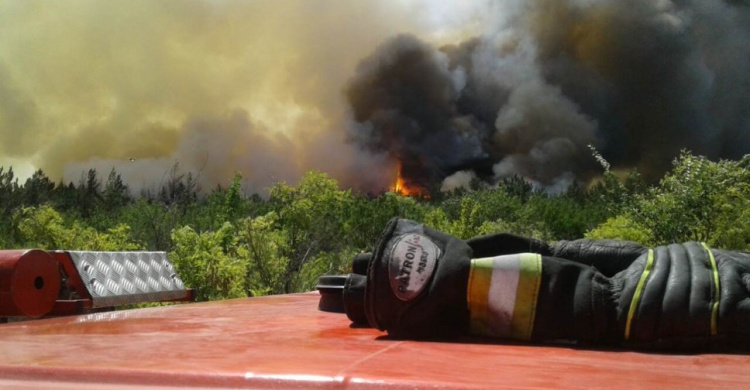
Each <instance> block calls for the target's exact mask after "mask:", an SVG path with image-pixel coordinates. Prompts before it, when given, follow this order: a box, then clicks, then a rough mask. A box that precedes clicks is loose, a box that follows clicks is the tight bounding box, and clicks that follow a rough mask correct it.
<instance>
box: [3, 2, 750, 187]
mask: <svg viewBox="0 0 750 390" xmlns="http://www.w3.org/2000/svg"><path fill="white" fill-rule="evenodd" d="M62 3H64V2H62ZM353 3H354V2H352V3H350V2H343V3H342V2H335V1H331V2H320V3H318V2H316V3H315V5H312V4H310V3H308V2H303V1H294V0H284V1H276V2H271V1H259V2H245V3H236V2H224V1H215V2H214V1H199V2H191V3H189V4H188V3H181V4H179V5H175V4H168V3H162V2H149V3H145V4H140V5H136V4H134V3H131V2H124V1H123V2H113V4H111V5H110V4H103V3H101V2H85V1H83V2H76V7H72V8H71V7H68V6H69V5H70V4H58V3H54V4H51V3H49V2H36V1H24V2H5V3H3V4H2V5H0V102H2V104H0V166H8V165H14V164H15V165H16V170H17V171H19V167H20V168H24V167H26V168H27V170H33V169H36V168H41V169H43V170H44V171H45V172H48V173H50V175H51V177H53V178H54V179H55V180H57V179H60V180H63V181H66V182H67V181H76V180H78V178H79V177H81V172H83V171H86V170H87V169H89V168H96V169H98V170H99V171H102V172H106V171H109V170H110V169H112V168H113V167H114V168H115V169H116V170H117V171H118V172H119V173H120V174H122V176H123V178H124V179H125V180H126V181H127V182H128V184H129V185H130V186H131V187H132V188H133V189H135V190H137V189H138V188H139V187H148V186H149V185H151V183H158V182H159V181H160V180H163V177H164V175H165V173H166V172H168V171H169V170H170V168H171V167H172V166H173V165H174V163H175V162H178V163H179V164H180V166H181V168H182V169H184V170H187V171H191V172H196V173H199V175H198V176H197V177H198V178H199V180H200V181H201V186H202V188H213V187H215V186H216V185H217V184H226V183H228V182H229V181H230V180H231V178H232V177H233V176H234V174H235V173H236V172H240V173H242V176H243V180H244V181H245V186H246V188H247V189H249V190H251V191H262V190H263V189H264V188H265V187H267V186H269V185H271V184H273V183H274V182H277V181H288V182H295V181H296V180H298V178H299V177H301V175H302V174H304V172H307V171H308V170H312V169H315V170H321V171H325V172H328V173H329V174H331V175H332V176H333V177H335V178H337V179H338V180H339V181H340V182H341V183H342V184H344V185H345V186H348V187H351V188H354V189H358V190H362V191H370V192H378V191H385V190H388V189H391V190H392V191H394V192H397V193H400V194H404V195H417V196H426V195H428V194H429V191H432V190H436V189H441V190H451V189H454V188H458V187H464V186H468V185H469V183H471V182H478V183H484V185H486V186H489V187H491V186H493V185H495V184H496V183H497V182H498V181H499V180H502V179H503V178H507V177H511V176H520V177H523V178H524V179H525V180H527V181H528V182H530V183H532V184H533V185H534V186H536V187H537V188H540V189H545V190H547V191H549V192H558V191H561V190H564V189H565V188H567V187H568V186H569V185H570V184H571V183H572V182H573V181H580V182H586V181H588V180H590V179H591V178H593V177H595V176H597V175H599V174H600V173H601V167H600V166H599V165H598V164H597V162H596V160H595V159H594V158H593V157H592V156H591V151H590V149H589V145H592V146H594V147H595V148H596V149H597V150H598V151H599V152H600V153H601V154H602V155H603V156H604V157H605V158H606V159H607V160H608V161H609V162H610V163H611V164H612V166H613V169H624V170H627V169H632V168H637V169H638V170H639V171H641V172H643V173H644V174H645V175H646V176H647V177H652V178H656V177H658V176H659V175H661V174H662V173H663V172H664V171H665V170H666V169H668V167H669V165H670V162H671V161H672V160H673V159H674V158H675V157H676V156H677V155H678V154H679V151H680V150H682V149H689V150H691V151H692V152H693V153H695V154H700V155H705V156H708V157H709V158H711V159H718V158H739V157H741V156H742V155H744V154H746V153H750V142H748V139H750V119H748V118H749V117H748V115H747V113H748V111H749V109H750V73H749V72H747V64H748V63H750V7H748V4H747V3H746V2H743V1H715V2H701V1H669V0H635V1H629V2H622V1H612V0H565V1H553V0H532V1H511V0H505V1H469V2H464V1H442V2H432V1H417V0H415V1H411V2H397V1H390V0H389V1H383V2H377V4H360V3H359V2H356V4H353ZM59 7H68V8H69V9H67V11H66V12H65V13H64V15H63V14H61V13H60V12H57V11H59V10H57V11H56V9H57V8H59ZM172 7H175V8H178V9H175V8H172ZM176 11H179V12H176ZM61 15H62V16H61ZM52 20H58V21H59V22H60V23H51V22H50V21H52ZM282 25H283V28H282ZM65 26H75V28H72V27H71V28H65ZM31 48H34V49H33V50H32V49H31ZM73 59H75V60H73ZM53 75H54V76H53ZM42 140H44V142H42ZM20 170H21V171H23V169H20Z"/></svg>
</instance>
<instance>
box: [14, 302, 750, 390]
mask: <svg viewBox="0 0 750 390" xmlns="http://www.w3.org/2000/svg"><path fill="white" fill-rule="evenodd" d="M317 304H318V294H317V293H305V294H293V295H279V296H269V297H259V298H247V299H235V300H228V301H217V302H206V303H195V304H183V305H176V306H167V307H158V308H149V309H136V310H122V311H115V312H109V313H98V314H89V315H81V316H73V317H64V318H53V319H43V320H36V321H26V322H16V323H8V324H3V325H0V350H2V351H3V353H2V354H0V387H4V388H14V389H25V388H55V389H99V388H105V387H106V388H107V389H108V390H115V389H165V388H262V389H269V388H270V389H277V388H285V389H286V388H340V389H350V388H362V389H373V388H376V389H405V388H425V387H428V388H441V389H443V388H445V389H451V388H456V389H458V388H460V389H466V388H478V389H494V388H556V389H561V388H591V387H607V388H622V387H632V386H637V387H644V388H655V387H657V386H658V387H659V388H662V389H666V388H680V389H683V388H732V387H735V388H741V387H744V386H746V385H747V383H750V370H747V367H748V366H750V356H745V355H719V354H695V355H689V354H682V355H669V354H649V353H639V352H626V351H607V350H586V349H577V348H574V347H566V346H529V345H518V344H498V343H494V344H484V343H479V342H463V343H449V342H418V341H399V340H392V339H389V338H388V337H387V336H386V335H384V334H383V333H381V332H378V331H377V330H374V329H370V328H355V327H350V325H349V321H348V320H347V319H346V317H345V316H344V315H341V314H336V313H326V312H321V311H318V310H317Z"/></svg>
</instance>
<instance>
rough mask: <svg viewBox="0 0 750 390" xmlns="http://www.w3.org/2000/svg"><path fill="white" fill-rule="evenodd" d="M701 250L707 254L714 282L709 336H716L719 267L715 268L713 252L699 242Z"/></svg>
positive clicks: (703, 243) (719, 295)
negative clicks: (701, 246)
mask: <svg viewBox="0 0 750 390" xmlns="http://www.w3.org/2000/svg"><path fill="white" fill-rule="evenodd" d="M701 245H703V248H704V249H705V250H706V252H708V260H709V261H710V262H711V271H712V272H713V281H714V303H713V305H711V306H712V307H711V336H716V334H717V333H718V329H717V322H718V320H719V299H720V298H721V290H719V287H720V286H719V267H717V266H716V259H715V258H714V254H713V252H711V249H709V248H708V245H706V243H705V242H701Z"/></svg>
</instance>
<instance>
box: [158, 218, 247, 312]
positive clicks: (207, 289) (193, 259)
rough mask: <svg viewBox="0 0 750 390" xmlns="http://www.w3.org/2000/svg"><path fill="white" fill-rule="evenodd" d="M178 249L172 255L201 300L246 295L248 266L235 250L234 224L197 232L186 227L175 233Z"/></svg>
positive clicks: (175, 244) (175, 243) (184, 278)
mask: <svg viewBox="0 0 750 390" xmlns="http://www.w3.org/2000/svg"><path fill="white" fill-rule="evenodd" d="M172 240H173V241H174V251H172V252H170V254H169V257H170V259H171V260H172V262H173V263H174V266H175V268H176V269H177V272H178V273H179V275H180V277H181V278H182V280H183V281H184V282H185V284H186V285H187V286H188V287H192V288H193V289H195V297H196V300H198V301H209V300H216V299H228V298H239V297H244V296H246V293H245V291H246V288H245V276H246V274H247V270H246V265H245V264H244V263H243V262H242V260H241V259H239V258H238V257H237V256H236V255H235V253H233V251H232V250H233V248H234V245H233V243H232V241H233V227H232V226H231V225H230V224H228V223H227V224H224V226H222V227H221V228H220V229H219V230H217V231H215V232H203V233H197V232H196V231H195V230H193V229H192V228H190V227H188V226H185V227H181V228H179V229H176V230H175V231H174V232H173V233H172Z"/></svg>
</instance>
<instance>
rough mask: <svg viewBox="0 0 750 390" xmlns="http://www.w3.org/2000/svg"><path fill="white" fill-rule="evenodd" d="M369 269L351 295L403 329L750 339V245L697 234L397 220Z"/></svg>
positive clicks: (602, 341) (584, 340)
mask: <svg viewBox="0 0 750 390" xmlns="http://www.w3.org/2000/svg"><path fill="white" fill-rule="evenodd" d="M361 273H362V274H366V276H365V275H358V279H357V280H358V282H357V283H353V285H352V289H351V290H352V291H350V292H348V291H346V290H345V291H344V295H345V298H346V295H347V293H348V294H349V295H350V296H363V299H364V305H363V306H364V315H363V316H362V318H363V319H365V320H366V321H367V323H369V325H371V326H373V327H375V328H378V329H380V330H385V331H387V332H388V333H389V334H391V335H393V336H395V337H399V338H416V339H424V338H433V339H434V338H446V337H449V338H452V337H457V336H464V335H473V336H482V337H494V338H500V339H506V340H519V341H531V342H544V343H547V342H566V343H569V342H573V343H579V344H590V345H621V346H622V345H624V346H627V347H632V348H656V349H692V348H705V347H711V346H725V345H732V346H738V345H746V344H747V343H748V340H750V254H749V253H746V252H730V251H722V250H716V249H711V248H709V247H708V246H707V245H705V244H703V243H698V242H688V243H684V244H672V245H668V246H659V247H655V248H647V247H644V246H641V245H639V244H636V243H632V242H625V241H615V240H575V241H562V242H558V243H555V244H548V243H545V242H542V241H538V240H534V239H529V238H524V237H519V236H515V235H511V234H497V235H491V236H485V237H478V238H475V239H471V240H468V241H463V240H459V239H457V238H455V237H452V236H450V235H447V234H445V233H442V232H440V231H437V230H435V229H432V228H430V227H427V226H424V225H422V224H419V223H416V222H413V221H409V220H405V219H394V220H392V221H391V222H389V224H388V226H387V227H386V229H385V231H384V233H383V235H382V237H381V239H380V241H379V243H378V245H377V247H376V249H375V252H374V253H373V254H372V255H371V256H369V257H368V258H367V267H366V269H364V268H363V271H362V272H361ZM365 278H366V282H365ZM357 289H362V290H364V294H357V293H356V290H357ZM350 318H352V316H350Z"/></svg>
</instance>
